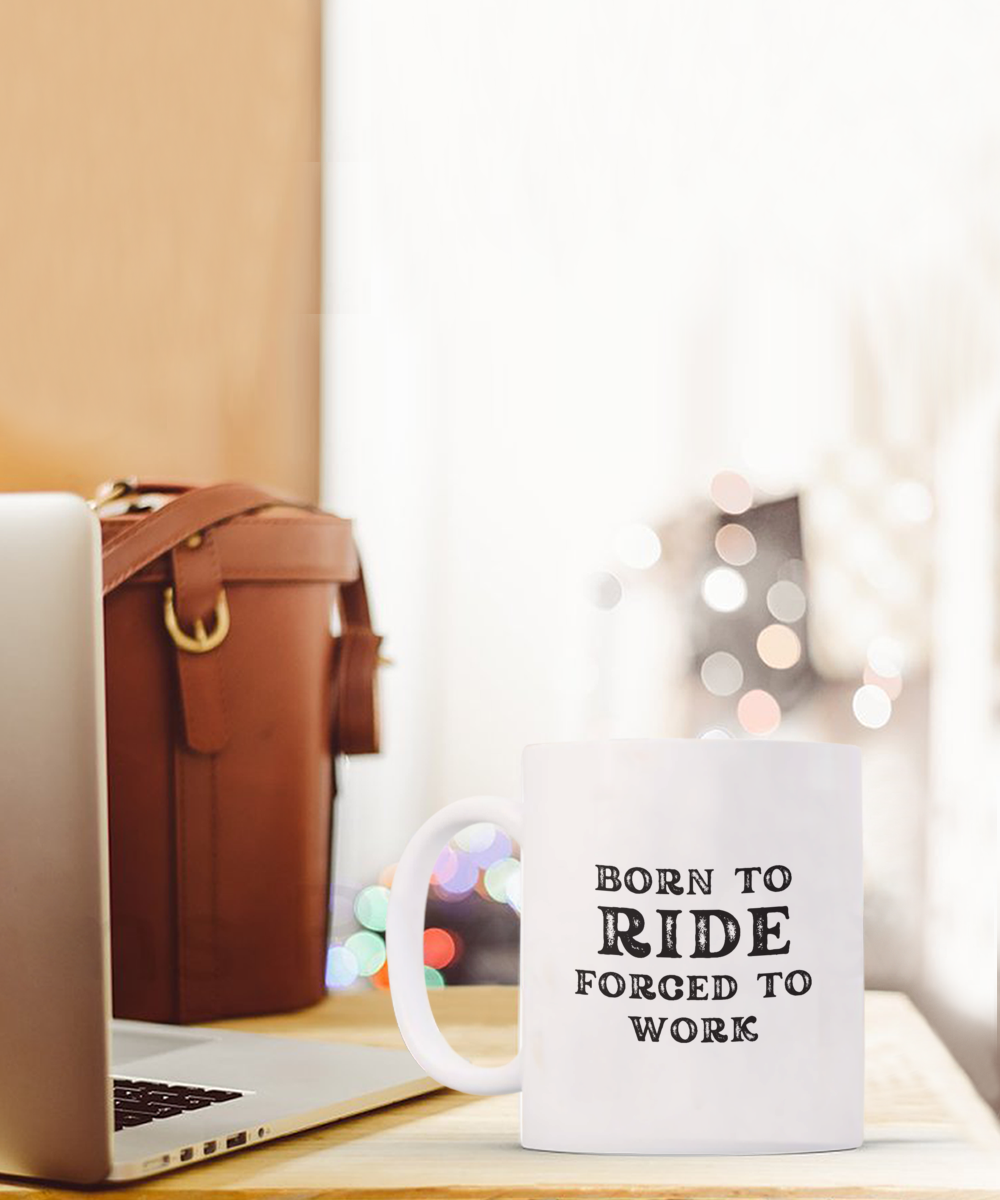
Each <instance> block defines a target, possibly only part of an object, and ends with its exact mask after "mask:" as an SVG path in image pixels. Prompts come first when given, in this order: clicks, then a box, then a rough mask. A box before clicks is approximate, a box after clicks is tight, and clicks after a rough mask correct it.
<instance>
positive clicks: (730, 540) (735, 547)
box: [715, 525, 757, 567]
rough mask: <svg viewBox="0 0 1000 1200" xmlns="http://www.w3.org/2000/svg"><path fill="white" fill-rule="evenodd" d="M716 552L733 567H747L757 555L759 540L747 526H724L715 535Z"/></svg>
mask: <svg viewBox="0 0 1000 1200" xmlns="http://www.w3.org/2000/svg"><path fill="white" fill-rule="evenodd" d="M715 552H716V554H718V556H719V558H721V559H722V561H723V562H725V563H729V565H730V566H731V567H745V566H746V565H747V563H748V562H750V561H751V560H752V559H753V557H754V555H755V554H756V553H757V539H756V538H755V537H754V535H753V534H752V533H751V532H750V530H749V529H747V527H746V526H745V525H723V526H722V528H721V529H720V530H719V532H718V533H717V534H716V535H715Z"/></svg>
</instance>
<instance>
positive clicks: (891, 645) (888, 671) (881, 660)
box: [868, 637, 904, 679]
mask: <svg viewBox="0 0 1000 1200" xmlns="http://www.w3.org/2000/svg"><path fill="white" fill-rule="evenodd" d="M903 659H904V653H903V647H902V646H901V645H900V643H899V642H897V641H896V639H895V638H891V637H877V638H872V640H871V641H870V642H869V643H868V665H869V666H870V667H871V668H872V670H873V671H874V672H875V673H876V674H877V675H882V676H883V677H884V678H886V679H892V678H894V677H895V676H896V675H899V674H901V673H902V670H903Z"/></svg>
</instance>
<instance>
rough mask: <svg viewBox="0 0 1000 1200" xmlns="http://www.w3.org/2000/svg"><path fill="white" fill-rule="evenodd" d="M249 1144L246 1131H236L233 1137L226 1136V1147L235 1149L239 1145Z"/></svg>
mask: <svg viewBox="0 0 1000 1200" xmlns="http://www.w3.org/2000/svg"><path fill="white" fill-rule="evenodd" d="M246 1144H247V1135H246V1134H245V1133H234V1134H233V1136H232V1137H227V1138H226V1149H227V1150H235V1149H236V1147H237V1146H245V1145H246Z"/></svg>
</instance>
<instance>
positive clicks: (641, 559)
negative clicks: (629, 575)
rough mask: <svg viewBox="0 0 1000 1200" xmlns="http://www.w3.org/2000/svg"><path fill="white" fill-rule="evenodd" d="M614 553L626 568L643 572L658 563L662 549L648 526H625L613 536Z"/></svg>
mask: <svg viewBox="0 0 1000 1200" xmlns="http://www.w3.org/2000/svg"><path fill="white" fill-rule="evenodd" d="M615 553H616V554H617V555H618V557H619V558H620V559H621V561H622V562H623V563H624V564H625V566H626V567H632V568H633V569H634V570H636V571H645V570H648V569H649V568H650V567H651V566H653V565H654V564H655V563H657V562H658V561H659V558H660V554H661V553H662V547H661V545H660V539H659V538H658V537H657V535H656V531H655V530H654V529H650V527H649V526H648V525H640V524H634V525H625V526H623V527H622V528H621V529H619V530H618V532H617V534H615Z"/></svg>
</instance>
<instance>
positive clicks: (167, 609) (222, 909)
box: [97, 482, 380, 1021]
mask: <svg viewBox="0 0 1000 1200" xmlns="http://www.w3.org/2000/svg"><path fill="white" fill-rule="evenodd" d="M123 493H127V494H126V495H123ZM149 493H159V494H160V495H161V497H162V496H163V495H164V494H165V495H166V496H167V497H168V498H167V499H166V502H165V503H162V505H161V507H158V508H152V509H148V510H146V509H143V508H142V505H143V504H145V503H148V494H149ZM144 497H145V499H144ZM109 498H110V499H113V500H115V501H116V505H117V507H119V508H121V507H123V506H126V507H127V511H124V512H122V513H119V514H118V515H102V520H101V525H102V533H103V542H104V594H105V610H104V611H105V644H106V661H107V714H108V781H109V808H110V847H111V852H110V857H111V925H112V948H113V949H112V963H113V985H114V1011H115V1013H116V1015H118V1016H123V1017H135V1018H139V1019H143V1020H153V1021H196V1020H198V1021H200V1020H208V1019H211V1018H213V1017H221V1016H236V1015H243V1014H249V1013H260V1012H275V1011H279V1010H282V1009H291V1008H298V1007H301V1006H304V1005H307V1004H310V1003H312V1002H313V1001H315V1000H317V999H319V997H320V996H321V995H322V994H323V990H324V965H325V958H326V942H327V929H328V913H329V902H330V842H331V819H332V801H333V794H334V790H335V789H334V773H333V763H332V758H333V756H334V755H336V754H338V753H348V754H358V753H367V752H372V751H375V750H377V749H378V720H377V707H376V700H375V691H374V689H375V675H376V669H377V664H378V648H379V642H380V639H379V637H378V636H377V635H376V634H375V633H374V632H373V631H372V627H371V618H370V615H369V611H368V602H367V597H366V595H365V585H364V579H363V577H362V574H361V568H360V565H359V562H358V557H357V553H356V551H355V547H354V541H353V538H352V534H351V526H350V523H349V522H348V521H343V520H340V519H339V518H337V517H334V516H332V515H330V514H328V513H325V512H321V511H319V510H317V509H315V508H311V507H309V506H305V505H297V504H293V503H290V502H289V501H285V500H280V499H278V498H276V497H274V496H271V495H269V494H268V493H266V492H262V491H259V490H258V489H256V488H253V487H248V486H244V485H242V484H219V485H217V486H214V487H204V488H182V487H177V486H175V485H164V484H151V483H147V484H138V483H136V482H130V483H128V484H127V485H124V484H118V485H113V490H111V491H108V492H106V493H105V498H104V499H99V500H98V502H97V504H98V508H99V509H102V506H103V509H102V511H103V512H108V513H110V512H111V511H112V509H113V507H115V506H114V505H107V503H106V502H107V500H108V499H109ZM334 603H336V604H337V606H338V608H339V613H340V631H339V634H338V635H337V636H333V635H332V634H331V615H332V608H333V605H334Z"/></svg>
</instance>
